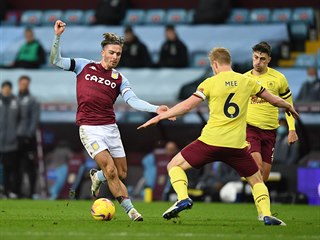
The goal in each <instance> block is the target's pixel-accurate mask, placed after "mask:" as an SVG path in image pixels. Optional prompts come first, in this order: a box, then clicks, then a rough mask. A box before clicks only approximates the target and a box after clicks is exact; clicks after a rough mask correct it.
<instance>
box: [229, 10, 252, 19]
mask: <svg viewBox="0 0 320 240" xmlns="http://www.w3.org/2000/svg"><path fill="white" fill-rule="evenodd" d="M248 19H249V11H248V10H247V9H242V8H234V9H232V10H231V13H230V15H229V17H228V19H227V23H247V22H248Z"/></svg>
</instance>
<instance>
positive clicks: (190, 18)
mask: <svg viewBox="0 0 320 240" xmlns="http://www.w3.org/2000/svg"><path fill="white" fill-rule="evenodd" d="M194 13H195V11H194V9H191V10H189V11H188V13H187V19H186V21H187V23H189V24H191V23H193V19H194Z"/></svg>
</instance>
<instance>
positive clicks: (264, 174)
mask: <svg viewBox="0 0 320 240" xmlns="http://www.w3.org/2000/svg"><path fill="white" fill-rule="evenodd" d="M262 176H263V181H264V182H266V181H268V179H269V174H266V173H263V175H262Z"/></svg>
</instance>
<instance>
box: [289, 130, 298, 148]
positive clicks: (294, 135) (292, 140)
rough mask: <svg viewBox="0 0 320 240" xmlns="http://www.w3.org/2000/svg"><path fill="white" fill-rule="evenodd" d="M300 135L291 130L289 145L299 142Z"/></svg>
mask: <svg viewBox="0 0 320 240" xmlns="http://www.w3.org/2000/svg"><path fill="white" fill-rule="evenodd" d="M298 139H299V138H298V135H297V132H296V130H289V133H288V144H289V145H291V144H293V143H295V142H296V141H298Z"/></svg>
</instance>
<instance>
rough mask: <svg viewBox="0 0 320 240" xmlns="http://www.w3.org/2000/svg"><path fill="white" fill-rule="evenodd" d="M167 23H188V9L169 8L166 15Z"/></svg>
mask: <svg viewBox="0 0 320 240" xmlns="http://www.w3.org/2000/svg"><path fill="white" fill-rule="evenodd" d="M166 23H167V24H184V23H187V11H186V10H185V9H169V10H168V11H167V16H166Z"/></svg>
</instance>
